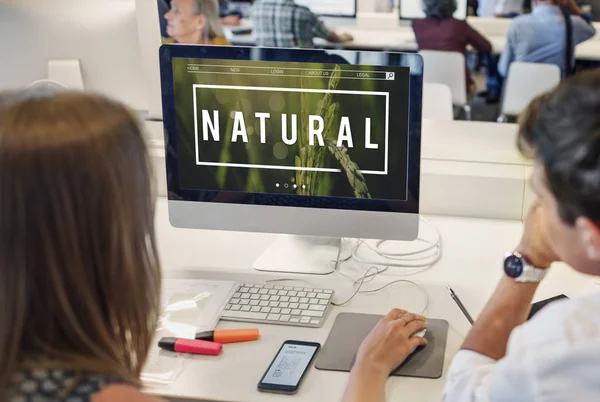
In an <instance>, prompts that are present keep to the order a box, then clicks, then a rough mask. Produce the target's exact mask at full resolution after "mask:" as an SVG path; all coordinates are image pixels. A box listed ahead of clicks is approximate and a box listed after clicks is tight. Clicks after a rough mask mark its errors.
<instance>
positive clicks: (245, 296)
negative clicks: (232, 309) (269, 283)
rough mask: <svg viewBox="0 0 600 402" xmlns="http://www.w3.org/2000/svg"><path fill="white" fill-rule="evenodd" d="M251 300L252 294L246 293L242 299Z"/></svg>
mask: <svg viewBox="0 0 600 402" xmlns="http://www.w3.org/2000/svg"><path fill="white" fill-rule="evenodd" d="M249 298H250V293H244V294H243V295H242V299H249Z"/></svg>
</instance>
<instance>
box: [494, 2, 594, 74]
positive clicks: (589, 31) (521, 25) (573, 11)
mask: <svg viewBox="0 0 600 402" xmlns="http://www.w3.org/2000/svg"><path fill="white" fill-rule="evenodd" d="M532 4H533V11H532V12H531V14H526V15H522V16H520V17H517V18H515V20H514V21H513V22H512V24H511V25H510V27H509V29H508V34H507V38H506V46H505V47H504V51H503V52H502V56H501V57H500V62H499V65H498V70H499V71H500V74H501V75H502V76H504V77H506V75H507V74H508V69H509V67H510V64H511V63H512V62H514V61H524V62H530V63H547V64H555V65H557V66H558V67H560V69H561V71H562V74H563V76H565V75H567V74H568V73H570V71H571V68H572V66H573V63H574V59H573V60H571V61H570V62H569V64H570V65H567V61H566V59H567V57H566V47H567V23H566V22H567V20H566V18H565V15H564V14H563V10H562V9H561V7H563V9H564V10H565V12H566V13H567V14H568V16H569V18H570V25H571V27H572V28H571V29H572V35H573V36H572V38H573V40H572V43H571V49H570V50H571V55H574V54H575V46H576V45H578V44H580V43H582V42H585V41H586V40H588V39H590V38H592V37H593V36H594V35H595V34H596V29H595V28H594V26H593V25H592V18H591V17H590V16H589V15H587V14H584V13H583V12H582V11H581V9H580V8H579V7H578V6H577V4H576V3H575V1H574V0H561V1H560V2H559V1H556V0H533V3H532Z"/></svg>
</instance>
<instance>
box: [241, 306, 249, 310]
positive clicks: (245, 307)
mask: <svg viewBox="0 0 600 402" xmlns="http://www.w3.org/2000/svg"><path fill="white" fill-rule="evenodd" d="M250 308H251V307H250V306H242V311H250Z"/></svg>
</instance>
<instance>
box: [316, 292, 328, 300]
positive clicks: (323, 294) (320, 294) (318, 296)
mask: <svg viewBox="0 0 600 402" xmlns="http://www.w3.org/2000/svg"><path fill="white" fill-rule="evenodd" d="M317 299H329V295H328V294H326V293H319V294H318V295H317Z"/></svg>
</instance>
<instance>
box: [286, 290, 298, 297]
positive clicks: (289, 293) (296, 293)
mask: <svg viewBox="0 0 600 402" xmlns="http://www.w3.org/2000/svg"><path fill="white" fill-rule="evenodd" d="M287 295H288V296H290V297H294V296H297V295H298V292H296V291H295V290H291V291H289V292H288V294H287Z"/></svg>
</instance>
